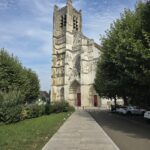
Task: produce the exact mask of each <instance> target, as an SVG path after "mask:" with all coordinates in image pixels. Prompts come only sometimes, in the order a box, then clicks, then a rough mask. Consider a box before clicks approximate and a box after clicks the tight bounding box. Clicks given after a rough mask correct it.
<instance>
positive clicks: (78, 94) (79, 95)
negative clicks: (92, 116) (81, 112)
mask: <svg viewBox="0 0 150 150" xmlns="http://www.w3.org/2000/svg"><path fill="white" fill-rule="evenodd" d="M77 106H78V107H80V106H81V93H77Z"/></svg>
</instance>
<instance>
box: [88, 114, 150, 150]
mask: <svg viewBox="0 0 150 150" xmlns="http://www.w3.org/2000/svg"><path fill="white" fill-rule="evenodd" d="M90 114H91V115H92V117H93V118H94V119H95V120H96V121H97V122H98V123H99V124H100V125H101V127H102V128H103V129H104V131H105V132H106V133H107V134H108V135H109V136H110V138H111V139H112V140H113V141H114V142H115V143H116V145H117V146H118V147H119V148H120V150H150V123H146V122H145V121H144V120H143V119H140V117H125V116H122V115H119V114H113V113H110V112H108V111H91V112H90Z"/></svg>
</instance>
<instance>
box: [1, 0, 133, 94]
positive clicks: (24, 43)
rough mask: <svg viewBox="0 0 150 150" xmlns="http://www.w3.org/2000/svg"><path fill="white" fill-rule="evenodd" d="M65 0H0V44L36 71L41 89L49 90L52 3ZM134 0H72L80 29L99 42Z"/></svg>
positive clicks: (60, 3) (63, 4) (130, 6)
mask: <svg viewBox="0 0 150 150" xmlns="http://www.w3.org/2000/svg"><path fill="white" fill-rule="evenodd" d="M65 4H66V0H0V48H5V49H6V50H7V51H8V52H9V53H13V54H14V55H15V56H18V58H19V60H20V61H21V62H22V64H23V66H25V67H27V68H31V69H32V70H33V71H35V72H36V73H37V74H38V77H39V80H40V85H41V90H46V91H49V90H50V85H51V83H50V81H51V61H52V31H53V7H54V5H58V6H59V7H63V6H65ZM135 4H136V0H73V6H74V7H75V8H76V9H77V10H80V9H81V10H82V17H83V23H82V24H83V33H84V35H86V36H88V37H89V38H92V39H94V40H95V41H96V42H97V43H100V41H99V39H100V35H104V34H105V31H106V30H107V29H109V27H110V24H111V23H112V22H113V21H114V20H116V19H117V18H119V17H120V13H122V12H123V10H124V9H125V8H130V9H132V10H133V9H134V7H135Z"/></svg>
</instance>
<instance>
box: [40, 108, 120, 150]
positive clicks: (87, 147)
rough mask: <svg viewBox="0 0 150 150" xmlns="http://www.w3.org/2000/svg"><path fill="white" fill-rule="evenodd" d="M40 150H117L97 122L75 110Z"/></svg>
mask: <svg viewBox="0 0 150 150" xmlns="http://www.w3.org/2000/svg"><path fill="white" fill-rule="evenodd" d="M42 150H119V148H118V147H117V146H116V145H115V143H114V142H113V141H112V140H111V139H110V138H109V137H108V135H107V134H106V133H105V132H104V131H103V129H102V128H101V127H100V126H99V125H98V124H97V122H96V121H95V120H94V119H93V118H92V117H91V116H90V115H89V114H88V113H87V112H86V111H84V110H77V111H76V112H74V113H73V114H72V115H71V116H70V117H69V119H68V120H67V121H66V122H65V123H64V124H63V125H62V127H61V128H60V129H59V130H58V131H57V133H56V134H55V135H54V136H53V137H52V138H51V139H50V140H49V142H48V143H47V144H46V145H45V146H44V147H43V149H42Z"/></svg>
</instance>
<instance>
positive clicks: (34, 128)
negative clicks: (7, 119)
mask: <svg viewBox="0 0 150 150" xmlns="http://www.w3.org/2000/svg"><path fill="white" fill-rule="evenodd" d="M68 114H71V113H59V114H51V115H49V116H42V117H39V118H34V119H30V120H24V121H21V122H18V123H16V124H10V125H0V150H41V148H42V147H43V146H44V145H45V144H46V143H47V141H48V140H49V139H50V137H52V135H53V134H54V133H55V132H56V131H57V130H58V128H59V127H60V126H61V125H62V123H63V122H64V120H65V119H64V118H67V117H68Z"/></svg>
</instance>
